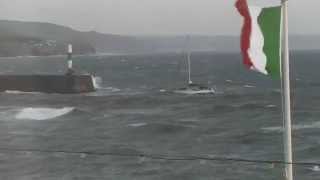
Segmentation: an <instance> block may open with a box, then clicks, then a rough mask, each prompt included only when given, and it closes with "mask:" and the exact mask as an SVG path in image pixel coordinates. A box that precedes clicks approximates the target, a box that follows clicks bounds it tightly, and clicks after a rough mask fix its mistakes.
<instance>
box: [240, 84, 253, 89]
mask: <svg viewBox="0 0 320 180" xmlns="http://www.w3.org/2000/svg"><path fill="white" fill-rule="evenodd" d="M243 87H245V88H255V86H252V85H248V84H246V85H244V86H243Z"/></svg>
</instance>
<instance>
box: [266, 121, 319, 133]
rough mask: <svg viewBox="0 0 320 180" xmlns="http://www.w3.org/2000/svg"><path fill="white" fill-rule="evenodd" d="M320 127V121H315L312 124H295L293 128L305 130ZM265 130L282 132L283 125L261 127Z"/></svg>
mask: <svg viewBox="0 0 320 180" xmlns="http://www.w3.org/2000/svg"><path fill="white" fill-rule="evenodd" d="M319 128H320V122H315V123H311V124H298V125H293V126H292V129H293V130H303V129H319ZM261 129H262V130H264V131H273V132H274V131H276V132H282V131H283V127H281V126H275V127H264V128H261Z"/></svg>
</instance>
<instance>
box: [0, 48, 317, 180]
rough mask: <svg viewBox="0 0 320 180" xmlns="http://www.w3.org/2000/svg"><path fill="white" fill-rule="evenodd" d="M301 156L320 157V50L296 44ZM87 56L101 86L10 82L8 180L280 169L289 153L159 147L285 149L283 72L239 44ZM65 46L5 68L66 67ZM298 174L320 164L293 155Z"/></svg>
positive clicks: (4, 103)
mask: <svg viewBox="0 0 320 180" xmlns="http://www.w3.org/2000/svg"><path fill="white" fill-rule="evenodd" d="M291 56H292V57H291V73H292V98H293V99H292V101H293V102H292V104H293V124H294V126H293V127H294V131H293V144H294V160H295V161H298V162H320V119H319V117H320V78H319V77H320V71H319V69H320V68H319V67H320V52H316V51H299V52H292V53H291ZM191 58H192V80H193V81H194V82H195V83H202V84H205V85H208V86H210V87H213V88H215V89H216V91H217V93H216V94H214V95H182V94H175V93H174V92H173V91H174V90H175V89H177V88H181V87H184V86H185V85H186V82H187V78H186V77H187V74H186V73H187V72H186V61H185V56H184V55H181V54H179V53H177V54H174V53H172V54H154V55H119V56H78V57H75V58H74V66H75V69H77V71H79V72H84V73H85V72H89V73H93V74H95V75H96V76H97V77H99V78H97V81H98V84H99V89H98V91H97V92H94V93H88V94H81V95H60V94H42V93H37V92H34V93H22V92H13V91H9V92H4V93H0V179H1V180H55V179H63V180H69V179H70V180H101V179H108V180H109V179H110V180H207V179H208V180H209V179H210V180H212V179H214V180H257V179H259V180H279V179H283V178H282V177H283V165H279V164H257V163H245V162H230V161H210V160H195V159H193V160H190V161H189V160H188V161H174V160H165V159H161V158H158V159H157V158H156V159H152V158H150V157H148V156H147V157H144V156H142V154H147V155H150V156H157V157H159V156H161V157H163V156H166V157H184V156H203V157H218V158H243V159H252V160H282V159H283V146H282V129H281V126H282V119H281V94H280V81H279V80H271V79H270V78H269V77H266V76H263V75H260V74H258V73H255V72H252V71H248V70H246V69H245V68H244V67H243V65H242V64H241V56H240V55H239V54H237V53H194V54H192V57H191ZM66 64H67V63H66V58H65V57H62V56H60V57H29V58H28V57H17V58H1V59H0V74H63V73H64V72H65V70H66ZM294 170H295V176H296V179H303V180H318V179H320V167H317V166H295V168H294Z"/></svg>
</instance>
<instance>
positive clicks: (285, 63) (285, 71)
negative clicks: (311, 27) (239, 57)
mask: <svg viewBox="0 0 320 180" xmlns="http://www.w3.org/2000/svg"><path fill="white" fill-rule="evenodd" d="M281 1H282V13H283V14H282V18H283V19H282V31H283V43H282V45H283V46H282V50H283V58H282V78H283V79H282V98H283V99H282V101H283V121H284V159H285V162H286V163H287V164H286V165H285V176H286V180H293V168H292V137H291V131H292V130H291V107H290V106H291V100H290V70H289V34H288V32H289V31H288V0H281Z"/></svg>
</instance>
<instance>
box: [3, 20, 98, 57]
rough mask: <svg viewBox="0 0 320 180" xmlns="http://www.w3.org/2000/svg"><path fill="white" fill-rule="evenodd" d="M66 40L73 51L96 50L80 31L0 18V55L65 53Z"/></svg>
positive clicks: (90, 51)
mask: <svg viewBox="0 0 320 180" xmlns="http://www.w3.org/2000/svg"><path fill="white" fill-rule="evenodd" d="M68 43H72V44H73V46H74V51H75V52H74V53H75V54H92V53H95V48H94V47H93V46H92V45H91V44H90V43H89V42H87V40H86V38H84V37H82V33H81V32H79V31H75V30H72V29H70V28H67V27H63V26H58V25H54V24H49V23H34V22H19V21H4V20H2V21H0V56H47V55H58V54H66V47H67V44H68Z"/></svg>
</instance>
